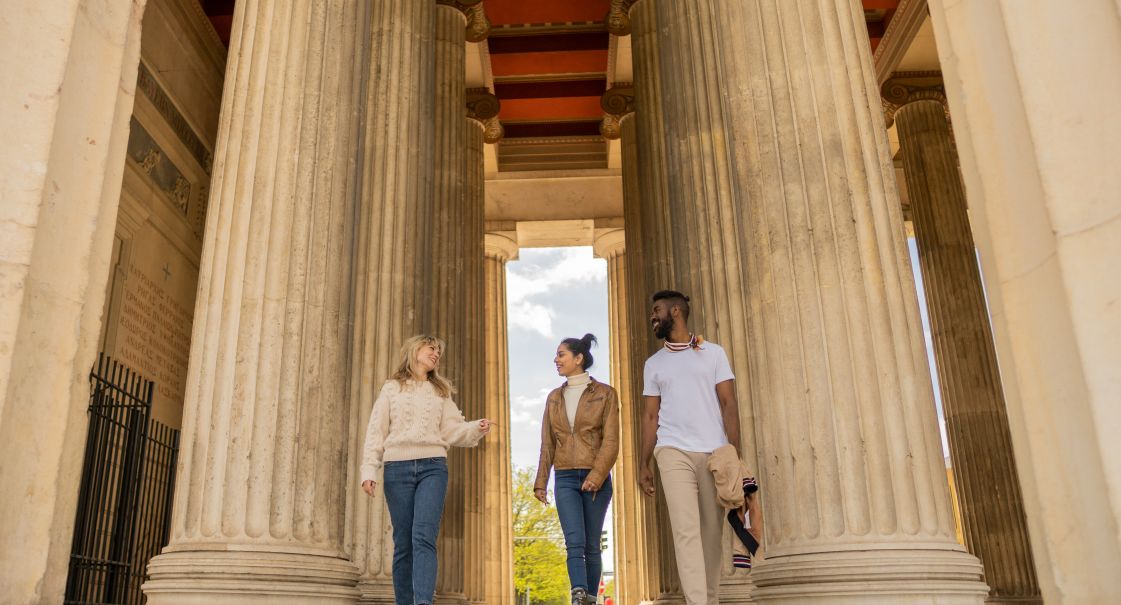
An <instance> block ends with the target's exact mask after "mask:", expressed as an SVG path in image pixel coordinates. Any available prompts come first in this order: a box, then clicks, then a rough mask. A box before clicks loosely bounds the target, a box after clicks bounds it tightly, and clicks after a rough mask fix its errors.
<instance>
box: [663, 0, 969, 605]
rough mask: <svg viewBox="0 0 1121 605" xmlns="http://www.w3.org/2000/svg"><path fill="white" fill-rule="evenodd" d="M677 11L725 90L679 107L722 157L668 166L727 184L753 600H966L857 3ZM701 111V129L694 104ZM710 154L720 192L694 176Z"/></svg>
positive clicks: (719, 236)
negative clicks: (750, 479)
mask: <svg viewBox="0 0 1121 605" xmlns="http://www.w3.org/2000/svg"><path fill="white" fill-rule="evenodd" d="M679 17H680V18H682V20H683V21H684V22H689V21H691V20H695V22H696V24H697V27H696V29H695V30H694V31H695V32H696V34H695V37H694V38H693V39H700V40H713V41H714V42H713V43H712V44H711V45H702V46H701V47H699V48H698V49H697V50H700V51H703V52H704V53H705V54H706V56H712V57H713V58H714V60H715V61H716V63H715V65H713V66H710V69H711V68H712V67H720V68H721V70H722V71H721V72H720V73H721V74H722V76H723V77H722V78H721V79H720V83H721V88H722V89H723V90H727V91H728V95H727V97H726V99H725V101H726V103H725V104H724V106H723V107H720V106H716V105H709V106H699V107H697V108H696V113H695V114H689V113H686V114H685V115H686V116H689V115H694V116H696V119H698V121H697V122H696V123H695V127H697V128H698V129H702V130H703V131H704V132H703V133H701V134H696V135H692V136H694V137H696V138H697V139H703V138H705V137H708V136H712V138H713V143H712V144H713V145H717V146H719V145H720V144H721V142H720V140H719V139H720V138H722V137H725V138H727V139H728V143H727V145H728V147H729V150H728V151H729V152H730V156H731V157H729V155H728V154H727V153H721V154H714V155H712V156H711V157H712V159H711V162H710V163H706V164H701V163H698V162H688V163H685V164H683V165H682V166H681V170H682V171H683V172H684V173H685V176H683V179H685V180H686V182H689V179H691V182H694V183H697V185H698V189H700V191H699V192H698V193H699V195H695V196H694V197H693V198H692V200H691V202H692V203H691V204H690V206H692V211H693V212H694V213H696V214H698V215H699V216H700V217H711V213H714V212H721V213H723V212H724V208H725V206H724V199H725V197H726V196H735V202H734V208H735V210H736V212H735V213H733V214H732V215H729V216H727V218H726V219H725V220H733V221H735V222H736V223H737V235H736V237H737V238H738V243H734V242H731V241H729V240H728V239H727V232H722V231H708V232H705V235H707V236H708V238H709V239H710V241H711V244H710V245H712V246H713V247H715V248H717V249H718V250H720V249H724V250H727V251H729V252H731V251H732V250H736V249H737V248H736V247H735V246H737V245H738V247H739V248H738V250H739V251H740V252H742V254H743V258H744V259H745V260H746V263H745V265H744V266H743V267H742V268H741V270H742V271H743V278H744V279H743V282H742V284H743V287H744V292H745V294H746V295H748V296H749V297H750V298H749V299H748V301H749V305H747V306H746V308H744V309H743V312H745V313H746V314H747V316H748V322H747V325H745V326H743V327H742V329H744V330H745V331H746V333H747V334H748V335H749V343H748V344H749V350H748V351H747V352H746V353H747V354H749V355H750V356H751V364H750V368H751V376H750V379H751V380H750V385H749V386H750V390H751V401H752V403H753V404H754V406H755V408H756V414H757V418H758V425H757V427H756V428H757V433H758V440H759V441H758V444H759V454H760V456H759V457H760V460H761V461H762V477H761V485H762V493H763V495H764V504H765V508H764V517H765V519H766V526H765V542H766V546H767V558H766V560H764V561H762V562H761V563H760V564H758V565H757V566H755V568H754V569H753V570H752V573H751V576H752V579H753V581H754V583H755V590H754V593H753V595H752V598H753V600H754V601H755V602H759V603H791V604H793V603H799V604H806V603H810V604H814V603H822V604H824V603H924V604H933V603H963V604H964V603H971V604H975V603H980V602H982V601H983V600H984V597H985V595H986V594H987V593H988V590H987V587H986V586H985V584H984V583H983V582H982V575H981V566H980V563H979V562H978V561H977V560H976V558H974V557H973V556H971V555H969V554H968V553H966V552H965V551H964V549H963V548H962V547H961V545H959V544H958V543H957V542H956V540H955V538H954V522H953V515H952V511H951V507H950V497H949V491H948V486H947V482H946V475H945V469H944V467H943V461H942V453H941V448H940V443H939V437H938V429H937V422H936V418H935V412H934V405H933V401H932V389H931V383H930V377H929V371H928V369H927V365H926V355H925V351H924V346H923V339H922V331H921V328H920V326H919V315H918V304H917V300H916V298H915V291H914V284H913V279H912V277H911V271H910V263H909V259H908V255H907V251H906V245H905V242H904V238H903V232H904V231H903V219H902V216H901V209H900V207H899V202H898V199H897V197H896V192H895V184H894V181H893V166H892V160H891V156H890V152H889V146H888V142H887V137H886V131H885V128H884V123H883V115H882V110H881V104H880V100H879V94H878V90H877V89H878V87H877V85H876V80H875V73H874V69H873V66H872V59H871V51H870V45H869V42H868V37H867V31H866V28H865V24H864V18H863V14H862V12H861V10H860V6H859V4H857V3H854V2H851V1H849V0H824V1H821V2H815V3H809V2H797V3H792V2H787V1H785V0H764V1H761V2H751V3H742V2H734V1H724V0H709V1H706V2H701V3H699V6H698V10H697V11H696V12H695V13H693V14H690V15H679ZM706 24H715V31H712V30H711V29H709V26H708V25H706ZM672 46H673V47H674V49H675V50H674V51H672V52H673V53H674V54H675V55H679V56H683V53H682V51H683V50H684V48H682V47H679V46H678V45H677V44H673V45H672ZM679 48H680V49H681V50H678V49H679ZM680 64H681V65H686V64H687V62H685V61H681V63H680ZM698 67H700V66H699V65H698ZM712 81H713V80H709V79H708V77H707V76H704V77H700V78H697V79H690V80H687V81H686V82H685V83H686V84H690V83H694V84H693V85H694V86H701V85H705V84H704V83H705V82H712ZM713 91H714V92H713V95H715V94H717V92H716V91H715V89H713ZM694 97H696V98H700V99H704V98H705V97H706V95H700V94H698V95H690V96H689V98H694ZM720 111H724V112H726V114H725V116H724V118H723V119H724V125H723V127H722V128H720V129H717V128H715V125H716V122H715V121H712V118H706V117H705V116H706V115H711V114H714V113H717V112H720ZM668 121H669V122H673V121H674V120H673V119H669V120H668ZM710 125H711V126H710ZM710 127H711V130H709V128H710ZM710 133H711V135H710ZM691 143H692V142H691ZM694 153H696V152H694ZM700 153H704V151H700ZM687 157H692V156H687ZM728 163H733V165H734V168H733V169H732V171H733V176H734V179H735V180H734V183H735V189H734V192H733V193H726V192H725V191H723V190H722V189H720V188H714V187H713V186H712V185H710V184H709V181H710V180H711V179H712V176H711V175H714V174H715V175H719V174H721V173H722V171H723V170H725V168H724V166H725V165H726V164H728ZM702 169H705V170H702ZM706 170H707V171H706ZM717 201H719V202H721V203H720V204H715V203H713V202H717ZM722 216H723V215H722ZM725 256H730V254H726V255H725ZM710 275H711V276H712V279H713V281H714V282H717V281H724V280H729V281H728V283H731V280H730V279H729V278H727V277H724V276H722V275H720V273H718V272H717V271H712V272H711V273H710ZM739 354H743V353H739Z"/></svg>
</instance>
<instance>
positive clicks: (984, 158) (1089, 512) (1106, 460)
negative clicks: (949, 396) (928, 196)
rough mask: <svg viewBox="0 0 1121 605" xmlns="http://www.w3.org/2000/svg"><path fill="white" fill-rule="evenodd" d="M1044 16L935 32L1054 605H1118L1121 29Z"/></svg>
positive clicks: (940, 7) (1094, 6)
mask: <svg viewBox="0 0 1121 605" xmlns="http://www.w3.org/2000/svg"><path fill="white" fill-rule="evenodd" d="M1041 6H1043V4H1042V3H1041V2H1038V1H1035V2H1031V3H1028V4H1026V5H1025V4H1024V3H1022V2H1015V1H1009V0H994V1H992V2H947V1H945V0H930V16H931V22H932V23H933V26H934V32H935V34H936V35H937V38H938V54H939V58H940V63H941V66H942V74H943V77H944V79H945V86H946V90H947V93H948V95H947V96H948V97H949V102H950V108H951V111H952V113H953V117H954V138H955V140H956V142H957V148H958V153H959V154H960V155H961V174H962V178H963V180H964V182H965V188H966V191H967V192H968V195H969V208H970V224H971V226H972V228H973V236H974V238H975V241H976V243H977V247H978V250H979V257H980V260H981V266H982V267H983V269H984V270H983V272H982V278H983V279H984V280H985V286H986V294H987V295H988V300H989V312H990V314H991V318H992V326H993V332H994V336H995V339H996V350H997V352H998V355H999V358H1000V372H1001V377H1002V380H1003V387H1004V396H1005V401H1006V403H1007V409H1008V418H1009V424H1010V428H1011V432H1012V440H1013V442H1014V444H1015V451H1016V466H1017V468H1018V470H1019V473H1020V486H1021V488H1022V490H1023V494H1024V508H1025V510H1026V512H1027V517H1028V526H1029V528H1030V530H1031V539H1032V551H1033V555H1034V557H1035V560H1036V562H1037V567H1036V573H1037V575H1038V580H1039V584H1040V588H1041V590H1042V592H1043V600H1044V602H1045V603H1047V604H1048V605H1075V604H1078V605H1083V604H1086V605H1089V604H1093V603H1119V602H1121V574H1118V573H1117V570H1118V569H1121V540H1119V539H1118V531H1117V529H1116V528H1118V527H1121V448H1119V447H1117V432H1118V431H1117V428H1118V427H1121V406H1118V405H1117V402H1118V401H1121V373H1119V372H1118V371H1117V368H1118V367H1121V347H1118V346H1117V343H1118V342H1119V341H1121V306H1119V305H1118V304H1117V301H1119V300H1121V280H1119V279H1117V258H1119V257H1121V220H1118V217H1119V216H1121V202H1119V199H1118V196H1117V192H1118V191H1121V171H1119V170H1117V161H1116V154H1115V153H1114V151H1113V150H1114V149H1115V148H1116V141H1117V140H1119V139H1121V113H1118V112H1117V111H1115V107H1116V104H1117V99H1118V97H1121V20H1118V18H1117V9H1118V5H1117V2H1116V0H1113V1H1111V0H1087V1H1085V2H1080V3H1079V5H1078V11H1077V12H1074V13H1068V12H1064V11H1059V12H1043V13H1040V12H1038V11H1036V10H1032V9H1034V8H1038V7H1041ZM1072 31H1076V32H1077V34H1074V35H1072V34H1071V33H1070V32H1072ZM1087 116H1094V118H1093V119H1087ZM1103 528H1113V529H1112V530H1104V529H1103Z"/></svg>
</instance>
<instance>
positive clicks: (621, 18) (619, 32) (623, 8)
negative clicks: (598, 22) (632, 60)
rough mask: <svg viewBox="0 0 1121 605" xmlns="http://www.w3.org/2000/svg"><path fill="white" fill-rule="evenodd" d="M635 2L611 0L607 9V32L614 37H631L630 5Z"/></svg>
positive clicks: (632, 0) (633, 0) (631, 0)
mask: <svg viewBox="0 0 1121 605" xmlns="http://www.w3.org/2000/svg"><path fill="white" fill-rule="evenodd" d="M635 2H636V0H611V6H610V8H608V9H607V18H606V19H605V21H606V23H607V31H609V32H611V34H612V35H615V36H629V35H631V14H630V12H631V5H632V4H634V3H635Z"/></svg>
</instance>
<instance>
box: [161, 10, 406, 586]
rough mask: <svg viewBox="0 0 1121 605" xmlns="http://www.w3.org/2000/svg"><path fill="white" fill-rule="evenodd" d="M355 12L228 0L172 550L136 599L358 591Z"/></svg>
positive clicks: (361, 41)
mask: <svg viewBox="0 0 1121 605" xmlns="http://www.w3.org/2000/svg"><path fill="white" fill-rule="evenodd" d="M368 19H369V14H368V12H367V11H366V9H365V5H362V4H345V3H330V2H308V3H302V4H288V5H284V6H279V5H273V4H272V3H266V2H259V3H255V2H241V3H239V4H238V6H237V9H236V13H235V17H234V37H233V41H232V44H231V49H232V52H231V53H230V56H231V57H232V58H236V59H235V60H232V61H231V62H230V67H229V69H228V72H227V80H226V93H225V97H224V99H223V108H222V122H221V124H220V125H219V137H218V141H219V142H218V149H217V153H216V154H215V158H216V161H215V167H214V181H213V188H212V191H213V193H212V195H211V202H210V208H211V210H210V212H209V213H208V218H207V229H206V239H205V243H204V250H203V256H202V263H201V268H200V275H199V293H198V303H197V306H196V311H195V322H194V333H193V335H192V341H191V363H190V370H189V378H188V383H187V393H186V402H185V414H184V422H183V432H182V434H183V438H182V443H183V445H182V448H181V452H180V465H179V474H178V480H177V482H176V494H175V509H174V514H173V517H172V522H171V525H172V530H171V531H172V536H171V544H170V545H169V546H168V547H167V548H166V549H164V552H163V554H161V555H159V556H158V557H156V558H155V559H153V560H152V561H151V563H150V564H149V574H150V576H151V580H150V581H149V582H147V583H146V584H145V586H144V590H145V593H146V594H147V596H148V602H149V603H153V604H163V603H175V604H179V603H197V602H202V601H206V602H208V603H246V602H261V603H265V602H268V603H309V602H316V603H319V602H322V603H353V602H354V601H355V599H356V598H357V596H358V591H357V590H356V588H355V584H356V581H357V579H358V574H357V570H356V569H355V567H354V566H353V565H352V564H351V563H350V562H349V561H348V560H347V559H348V556H347V552H346V550H347V548H346V546H347V545H346V531H345V530H346V508H347V488H348V483H350V482H349V481H348V477H347V471H346V466H347V451H346V449H347V447H346V440H345V439H344V436H345V435H346V434H347V432H348V430H349V428H350V414H349V410H348V409H347V399H348V398H347V382H346V377H347V357H348V348H349V343H350V337H351V330H350V328H351V322H350V319H351V317H350V309H351V279H352V273H351V261H350V259H351V253H352V246H351V244H350V241H351V238H352V234H353V226H352V221H351V218H352V217H353V216H354V213H355V205H356V202H357V178H356V174H357V173H356V168H357V167H356V165H355V163H354V157H355V156H356V154H357V150H358V142H359V138H358V136H357V134H358V132H359V128H358V121H357V116H358V115H359V114H360V111H359V108H360V98H361V95H362V90H361V87H360V86H359V83H360V82H361V71H360V66H361V63H362V62H361V61H355V60H354V57H355V56H362V55H363V49H364V47H365V34H366V29H365V26H364V24H365V23H367V22H368ZM293 23H298V24H301V26H297V27H294V26H293V25H292V24H293ZM383 318H384V316H383Z"/></svg>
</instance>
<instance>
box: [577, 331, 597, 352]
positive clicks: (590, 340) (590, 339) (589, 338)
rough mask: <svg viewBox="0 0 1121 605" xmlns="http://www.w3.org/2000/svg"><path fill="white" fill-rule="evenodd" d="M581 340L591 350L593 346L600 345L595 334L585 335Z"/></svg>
mask: <svg viewBox="0 0 1121 605" xmlns="http://www.w3.org/2000/svg"><path fill="white" fill-rule="evenodd" d="M580 340H582V341H583V342H584V345H585V346H587V347H588V348H589V349H590V348H592V344H599V340H597V339H596V337H595V334H585V335H584V337H583V338H581V339H580Z"/></svg>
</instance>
